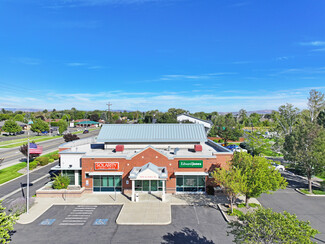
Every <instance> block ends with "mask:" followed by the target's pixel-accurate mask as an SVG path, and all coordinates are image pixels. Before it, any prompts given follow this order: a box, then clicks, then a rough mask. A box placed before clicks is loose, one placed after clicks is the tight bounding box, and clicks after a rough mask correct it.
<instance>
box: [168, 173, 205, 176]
mask: <svg viewBox="0 0 325 244" xmlns="http://www.w3.org/2000/svg"><path fill="white" fill-rule="evenodd" d="M174 174H175V175H202V176H205V175H209V173H206V172H175V173H174Z"/></svg>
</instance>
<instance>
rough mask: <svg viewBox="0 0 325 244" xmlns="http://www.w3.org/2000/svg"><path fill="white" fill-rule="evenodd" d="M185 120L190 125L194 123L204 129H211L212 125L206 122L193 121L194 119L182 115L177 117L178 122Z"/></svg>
mask: <svg viewBox="0 0 325 244" xmlns="http://www.w3.org/2000/svg"><path fill="white" fill-rule="evenodd" d="M187 120H188V121H190V122H192V123H195V124H202V125H203V126H204V127H206V128H209V129H211V127H212V125H211V124H210V123H207V122H204V121H201V120H198V119H194V118H192V117H189V116H186V115H184V114H182V115H178V116H177V121H178V122H182V121H187Z"/></svg>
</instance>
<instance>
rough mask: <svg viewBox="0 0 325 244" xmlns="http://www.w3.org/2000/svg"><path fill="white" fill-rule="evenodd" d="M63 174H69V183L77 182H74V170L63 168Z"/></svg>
mask: <svg viewBox="0 0 325 244" xmlns="http://www.w3.org/2000/svg"><path fill="white" fill-rule="evenodd" d="M62 174H63V175H67V176H68V177H69V179H70V183H69V185H74V184H75V182H74V170H63V171H62Z"/></svg>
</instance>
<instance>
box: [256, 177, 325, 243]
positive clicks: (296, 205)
mask: <svg viewBox="0 0 325 244" xmlns="http://www.w3.org/2000/svg"><path fill="white" fill-rule="evenodd" d="M283 176H284V177H285V178H286V179H287V181H288V186H287V189H285V190H278V191H277V192H275V193H274V194H263V195H262V196H261V197H260V198H258V200H259V201H260V203H261V204H262V205H263V206H264V207H265V208H272V209H273V210H274V211H277V212H283V211H287V212H289V213H291V214H296V215H297V217H298V219H300V220H304V221H307V220H308V221H310V224H311V226H312V227H313V228H315V229H317V230H319V231H320V232H321V234H318V235H316V238H315V239H314V240H313V241H315V242H317V243H325V197H308V196H305V195H302V194H300V193H298V192H297V191H295V188H300V187H307V181H306V180H304V179H301V178H300V177H298V176H296V175H293V174H289V173H283Z"/></svg>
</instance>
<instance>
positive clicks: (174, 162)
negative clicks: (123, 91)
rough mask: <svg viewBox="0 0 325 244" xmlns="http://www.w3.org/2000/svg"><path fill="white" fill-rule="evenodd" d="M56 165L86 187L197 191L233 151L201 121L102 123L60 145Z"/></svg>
mask: <svg viewBox="0 0 325 244" xmlns="http://www.w3.org/2000/svg"><path fill="white" fill-rule="evenodd" d="M59 151H60V165H59V166H57V167H55V168H53V169H56V170H61V171H62V172H63V173H64V174H67V175H69V176H70V178H71V183H72V184H74V185H81V186H82V187H85V191H86V192H106V193H107V192H123V193H125V194H130V195H131V196H132V200H134V195H135V193H136V192H161V193H162V195H163V196H164V194H165V193H202V192H205V191H206V187H207V186H208V185H213V180H212V179H211V178H209V173H211V172H213V171H214V169H215V168H216V167H224V166H225V165H226V162H227V161H229V160H231V157H232V152H231V151H229V150H228V149H226V148H224V147H222V146H221V145H219V144H217V143H215V142H213V141H211V140H208V139H207V136H206V131H205V129H204V126H203V125H202V124H112V125H103V127H102V128H101V131H100V133H99V135H98V137H97V138H92V139H84V140H77V141H73V142H68V143H65V144H62V145H61V146H60V147H59Z"/></svg>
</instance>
